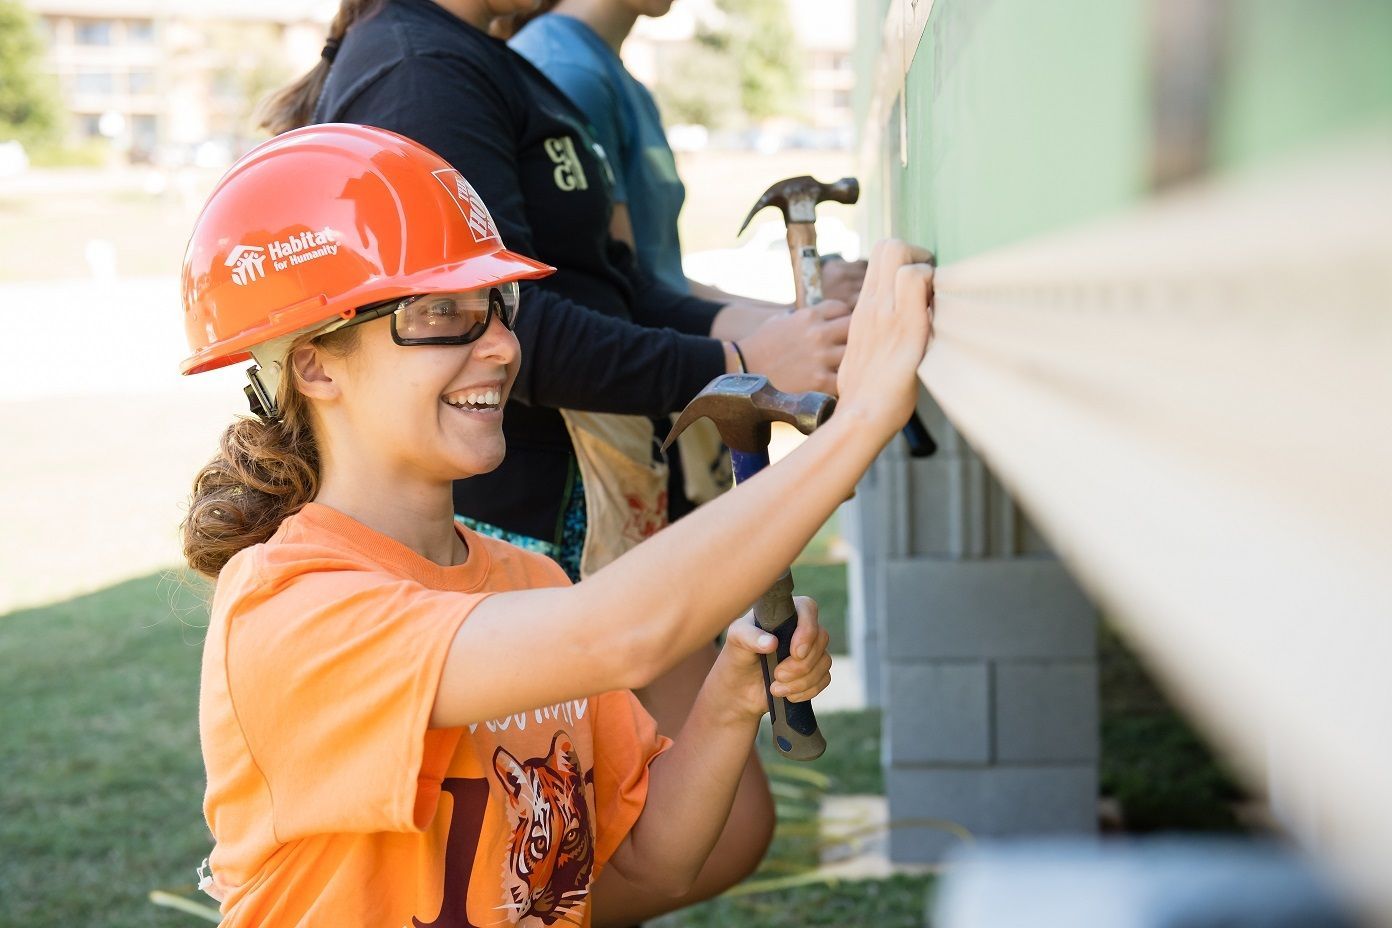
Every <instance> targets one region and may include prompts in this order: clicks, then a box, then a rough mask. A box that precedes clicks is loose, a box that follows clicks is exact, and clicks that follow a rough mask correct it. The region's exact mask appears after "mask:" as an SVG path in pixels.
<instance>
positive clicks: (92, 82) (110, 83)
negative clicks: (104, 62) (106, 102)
mask: <svg viewBox="0 0 1392 928" xmlns="http://www.w3.org/2000/svg"><path fill="white" fill-rule="evenodd" d="M73 87H74V89H76V90H77V92H78V93H97V94H110V93H115V92H116V76H115V75H114V74H112V73H111V72H110V71H79V72H77V76H76V77H75V78H74V81H73Z"/></svg>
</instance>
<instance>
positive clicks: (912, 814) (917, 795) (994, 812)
mask: <svg viewBox="0 0 1392 928" xmlns="http://www.w3.org/2000/svg"><path fill="white" fill-rule="evenodd" d="M885 788H886V793H887V794H888V798H889V819H890V831H889V856H890V859H891V860H893V861H895V862H897V863H936V862H937V861H939V860H941V859H942V858H943V856H944V855H945V854H946V853H947V852H948V851H950V850H952V849H953V848H955V847H958V846H960V845H961V844H962V843H963V839H962V837H961V836H960V835H959V834H957V833H955V831H954V829H959V828H961V829H966V831H967V832H969V833H970V834H971V835H972V836H973V837H978V838H981V837H1003V836H1013V835H1033V834H1058V833H1076V834H1087V833H1092V832H1093V831H1095V830H1096V827H1097V774H1096V771H1095V768H1094V767H1093V766H1092V765H1091V764H1081V765H1073V764H1069V765H1052V766H1046V765H1039V766H1034V765H1031V766H1011V767H986V768H981V767H975V768H973V767H955V768H954V767H891V768H890V769H889V770H888V771H886V776H885Z"/></svg>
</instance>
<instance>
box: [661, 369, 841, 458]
mask: <svg viewBox="0 0 1392 928" xmlns="http://www.w3.org/2000/svg"><path fill="white" fill-rule="evenodd" d="M835 408H836V398H835V397H832V396H828V395H827V394H825V393H784V392H783V391H782V390H778V389H776V388H774V386H773V385H772V384H770V383H769V382H768V378H767V377H762V376H760V375H758V374H725V375H724V376H721V377H717V378H715V379H714V380H712V381H711V382H710V383H709V384H707V385H706V387H705V389H703V390H702V391H701V392H700V393H698V394H696V398H695V399H693V400H692V401H691V402H690V403H687V404H686V408H685V409H683V410H682V413H681V415H680V416H678V417H677V421H676V422H675V423H673V425H672V431H671V432H670V433H668V435H667V440H666V441H665V442H663V444H662V447H663V449H664V450H666V449H667V448H668V447H670V446H671V444H672V442H673V441H675V440H676V438H677V436H678V435H680V434H681V433H682V432H683V431H684V430H685V429H686V427H687V426H689V425H690V424H691V423H693V422H695V421H696V420H697V419H702V418H709V419H710V420H711V421H712V422H714V423H715V427H716V428H717V429H718V430H719V432H720V438H721V440H722V441H724V442H725V444H726V445H727V446H728V447H730V448H732V449H734V450H735V451H749V452H757V451H763V450H764V449H766V448H767V447H768V442H769V424H770V423H773V422H787V423H788V424H789V425H791V426H793V427H794V428H796V429H797V430H798V431H799V432H802V434H804V435H810V434H812V430H813V429H815V428H816V427H817V426H819V425H821V424H822V423H823V422H825V421H826V420H827V418H828V417H829V416H830V415H831V413H832V410H834V409H835Z"/></svg>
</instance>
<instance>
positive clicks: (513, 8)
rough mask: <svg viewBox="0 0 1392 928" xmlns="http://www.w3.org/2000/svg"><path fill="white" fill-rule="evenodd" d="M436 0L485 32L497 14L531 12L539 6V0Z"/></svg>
mask: <svg viewBox="0 0 1392 928" xmlns="http://www.w3.org/2000/svg"><path fill="white" fill-rule="evenodd" d="M435 2H436V3H437V4H439V5H440V6H442V7H444V8H445V9H447V10H449V11H450V12H451V13H453V14H454V15H455V16H458V17H459V18H460V19H462V20H464V21H465V22H466V23H468V24H469V25H471V26H473V27H474V28H476V29H482V30H484V31H485V32H486V31H487V30H488V24H489V23H490V22H492V21H493V17H495V16H511V15H513V14H515V13H530V12H531V11H532V10H534V9H536V8H537V0H435Z"/></svg>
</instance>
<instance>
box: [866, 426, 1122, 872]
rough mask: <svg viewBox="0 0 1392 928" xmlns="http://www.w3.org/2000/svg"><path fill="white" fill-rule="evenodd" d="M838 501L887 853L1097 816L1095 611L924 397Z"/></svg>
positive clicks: (924, 851) (925, 852)
mask: <svg viewBox="0 0 1392 928" xmlns="http://www.w3.org/2000/svg"><path fill="white" fill-rule="evenodd" d="M920 413H921V414H922V415H923V416H924V419H925V421H926V422H927V423H928V427H929V429H930V431H932V432H933V434H934V437H935V438H936V439H937V440H938V443H939V452H938V454H937V455H935V456H934V457H932V458H927V459H922V460H916V461H915V460H910V459H909V458H908V457H907V455H906V454H905V453H904V450H903V449H902V448H896V447H894V446H891V448H890V449H888V450H887V451H886V454H885V455H884V456H882V458H881V460H880V461H878V462H876V465H875V467H874V468H873V470H872V473H871V474H869V475H867V478H866V480H865V481H864V482H863V483H862V484H861V486H860V488H858V490H857V494H856V498H855V500H854V501H853V502H852V504H851V505H850V506H848V508H847V511H846V512H844V513H843V524H845V525H847V527H848V531H847V538H848V540H849V541H850V542H851V544H852V546H853V549H854V550H855V552H856V556H855V559H854V562H853V563H852V565H851V616H852V621H851V634H852V646H853V652H854V656H855V658H856V660H857V662H858V664H860V667H861V672H862V674H863V675H864V679H865V680H866V684H867V687H868V688H870V692H869V693H868V695H869V697H870V701H871V702H872V703H875V704H878V705H880V706H881V707H882V709H883V718H884V722H883V725H884V731H883V758H882V761H883V763H884V765H885V773H886V789H887V792H888V799H889V812H890V819H891V822H892V823H893V826H894V827H892V829H891V832H890V854H891V857H892V858H893V859H895V860H898V861H903V862H934V861H936V860H938V859H940V858H941V857H942V855H943V854H944V853H946V852H947V851H948V850H949V849H950V848H951V847H952V846H953V845H954V844H955V843H957V842H958V841H960V838H959V837H956V836H955V835H954V833H953V831H952V830H951V829H950V828H947V827H943V825H944V824H945V823H951V824H952V825H955V826H960V827H961V828H965V829H966V830H968V831H969V832H971V833H972V834H974V835H978V836H983V837H984V836H1001V835H1013V834H1033V833H1054V832H1090V831H1092V830H1093V829H1094V828H1095V825H1096V808H1097V760H1098V697H1097V660H1096V610H1095V609H1094V608H1093V606H1092V605H1091V604H1090V603H1089V602H1088V600H1087V598H1086V597H1085V596H1084V595H1083V593H1082V592H1081V590H1080V589H1079V588H1078V586H1077V584H1076V583H1075V582H1074V581H1073V579H1072V578H1071V577H1070V576H1069V574H1068V572H1067V570H1066V569H1065V568H1064V567H1063V565H1062V564H1061V563H1060V562H1059V561H1058V560H1057V559H1056V558H1055V557H1054V556H1053V555H1052V554H1051V553H1049V551H1048V548H1047V545H1046V544H1045V543H1044V541H1043V539H1042V538H1040V536H1039V535H1038V533H1037V532H1035V531H1034V530H1033V528H1032V527H1031V526H1030V525H1029V524H1028V521H1027V520H1026V519H1025V518H1024V516H1023V514H1021V513H1020V512H1019V510H1018V509H1017V508H1016V507H1015V506H1014V504H1013V503H1012V502H1011V501H1010V499H1009V497H1008V496H1007V494H1006V493H1005V491H1004V489H1003V488H1002V487H1001V486H1000V485H999V484H998V483H997V482H996V480H995V479H994V478H993V477H992V476H991V474H990V472H989V471H988V470H987V469H986V467H985V465H984V463H983V462H982V461H981V460H980V459H979V458H978V457H977V456H976V455H975V453H974V452H973V451H972V450H971V448H970V447H969V446H968V445H967V444H966V443H965V441H963V440H962V438H961V436H959V435H957V434H956V433H955V431H953V430H952V428H951V426H950V425H948V424H947V422H946V420H945V418H944V417H943V416H942V414H941V412H940V411H938V410H937V409H936V407H934V406H933V405H932V403H931V401H928V400H927V399H926V398H925V400H924V401H923V402H922V403H920Z"/></svg>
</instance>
